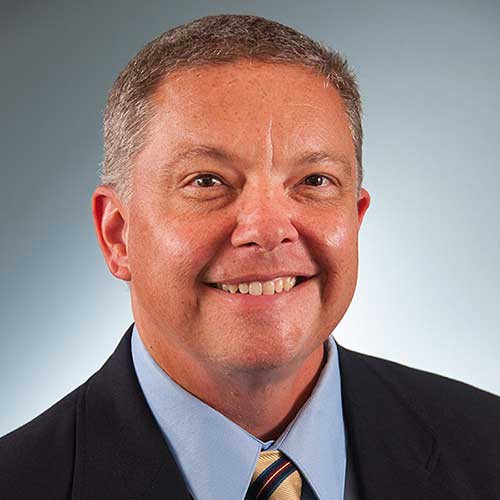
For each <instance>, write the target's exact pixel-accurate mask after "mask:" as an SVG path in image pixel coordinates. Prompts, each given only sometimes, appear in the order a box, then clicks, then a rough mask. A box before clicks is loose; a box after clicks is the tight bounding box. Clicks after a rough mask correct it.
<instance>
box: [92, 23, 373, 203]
mask: <svg viewBox="0 0 500 500" xmlns="http://www.w3.org/2000/svg"><path fill="white" fill-rule="evenodd" d="M243 59H247V60H257V61H263V62H275V63H288V64H295V65H300V66H304V67H306V68H310V69H312V70H314V71H315V72H316V73H317V74H319V75H320V76H324V77H325V79H326V84H331V85H333V87H334V88H335V89H337V91H338V92H339V94H340V96H341V98H342V100H343V103H344V106H345V110H346V113H347V116H348V119H349V127H350V131H351V135H352V140H353V144H354V148H355V153H356V163H357V178H358V182H357V186H358V196H359V191H360V188H361V184H362V181H363V168H362V163H361V152H362V142H363V129H362V124H361V99H360V95H359V91H358V86H357V82H356V77H355V75H354V73H353V72H352V71H351V70H350V69H349V67H348V65H347V61H346V60H345V58H343V57H342V56H341V55H340V54H339V53H338V52H336V51H335V50H332V49H330V48H328V47H326V46H325V45H322V44H320V43H318V42H316V41H314V40H312V39H311V38H309V37H307V36H306V35H304V34H302V33H300V32H298V31H296V30H295V29H293V28H290V27H288V26H285V25H283V24H280V23H278V22H275V21H271V20H269V19H264V18H262V17H257V16H249V15H216V16H206V17H203V18H200V19H196V20H194V21H192V22H190V23H187V24H184V25H182V26H178V27H176V28H173V29H171V30H169V31H167V32H165V33H163V34H162V35H160V36H158V37H157V38H155V39H154V40H152V41H151V42H149V43H148V44H147V45H146V46H145V47H144V48H143V49H142V50H141V51H140V52H139V53H138V54H137V55H136V56H135V57H134V58H133V59H132V60H131V61H130V62H129V63H128V64H127V66H126V67H125V68H124V69H123V70H122V72H121V73H120V75H119V76H118V78H117V79H116V81H115V83H114V84H113V87H112V88H111V90H110V92H109V95H108V100H107V103H106V108H105V111H104V161H103V164H102V171H101V181H102V183H103V184H105V185H108V186H111V187H112V188H113V189H114V190H115V191H116V193H117V194H118V196H119V197H120V198H121V199H122V201H123V202H125V203H126V202H128V201H129V200H130V197H131V195H132V190H133V186H132V169H133V160H134V157H135V156H136V155H137V154H138V153H139V152H140V151H141V149H142V148H143V147H144V145H145V142H146V131H147V128H148V125H149V123H150V122H151V120H152V119H153V118H154V109H153V104H152V102H151V99H150V97H151V96H152V94H153V93H154V91H155V90H156V89H157V88H158V86H159V84H160V83H161V82H162V81H163V80H164V79H165V78H166V77H167V76H168V75H170V74H171V73H172V72H174V71H175V70H177V69H183V68H192V67H196V66H203V65H213V64H221V63H229V62H234V61H237V60H243Z"/></svg>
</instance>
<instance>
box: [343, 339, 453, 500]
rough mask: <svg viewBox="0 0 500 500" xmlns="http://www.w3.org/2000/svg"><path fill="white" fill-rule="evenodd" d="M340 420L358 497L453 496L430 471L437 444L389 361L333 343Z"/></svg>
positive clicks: (434, 499) (425, 499)
mask: <svg viewBox="0 0 500 500" xmlns="http://www.w3.org/2000/svg"><path fill="white" fill-rule="evenodd" d="M337 347H338V351H339V364H340V372H341V383H342V404H343V408H344V422H345V425H346V433H347V436H348V440H349V443H350V447H351V454H352V459H353V467H354V470H355V475H356V480H357V483H358V486H359V489H360V495H361V498H362V499H370V500H374V499H375V500H376V499H379V498H381V499H384V500H387V499H392V498H394V499H399V498H411V499H414V500H417V499H419V500H420V499H421V500H438V499H439V500H457V498H458V497H457V496H456V494H454V493H452V492H450V491H449V490H447V488H446V486H445V485H442V484H440V483H439V481H438V480H436V479H435V477H434V476H433V471H434V468H435V466H436V464H437V462H438V460H439V457H440V447H439V442H438V439H437V436H436V434H435V432H434V431H433V429H432V426H431V425H430V424H429V423H428V422H427V421H426V419H425V417H424V416H423V415H424V413H423V411H421V410H420V409H419V408H418V406H417V402H416V399H417V398H414V395H412V394H407V393H406V392H403V391H401V389H399V388H398V387H397V386H396V385H395V384H394V381H393V380H392V378H391V377H394V376H397V371H396V370H393V371H392V373H390V371H389V370H388V369H387V368H389V367H390V365H391V362H389V361H386V360H381V359H377V358H375V357H372V356H368V355H365V354H361V353H357V352H354V351H351V350H349V349H346V348H345V347H342V346H341V345H339V344H338V343H337Z"/></svg>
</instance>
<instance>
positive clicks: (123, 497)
mask: <svg viewBox="0 0 500 500" xmlns="http://www.w3.org/2000/svg"><path fill="white" fill-rule="evenodd" d="M131 332H132V326H131V327H130V328H129V329H128V330H127V332H126V333H125V335H124V336H123V338H122V340H121V342H120V343H119V345H118V347H117V349H116V350H115V352H114V353H113V354H112V355H111V357H110V358H109V359H108V360H107V361H106V363H105V364H104V365H103V367H102V368H101V369H100V370H99V371H97V372H96V373H95V374H94V375H93V376H92V377H90V378H89V380H87V381H86V382H85V383H84V384H82V385H81V386H80V387H78V388H77V389H75V390H74V391H73V392H71V393H70V394H68V395H67V396H66V397H64V398H63V399H62V400H61V401H59V402H58V403H56V404H55V405H53V406H52V407H51V408H49V409H48V410H46V411H45V412H44V413H42V414H41V415H39V416H38V417H36V418H35V419H34V420H32V421H31V422H28V423H27V424H25V425H23V426H22V427H20V428H19V429H17V430H15V431H13V432H11V433H9V434H7V435H6V436H4V437H3V438H1V439H0V498H1V499H2V500H11V499H12V500H14V499H15V500H28V499H29V500H38V499H40V500H45V499H47V500H63V499H65V500H69V499H71V500H139V499H141V500H153V499H154V500H156V499H158V500H160V499H162V500H167V499H172V500H177V499H179V500H181V499H185V500H188V499H189V498H190V495H189V493H188V491H187V490H186V487H185V485H184V482H183V479H182V477H181V474H180V472H179V470H178V468H177V466H176V463H175V461H174V460H173V458H172V456H171V454H170V452H169V449H168V446H167V444H166V443H165V440H164V439H163V436H162V435H161V432H160V430H159V428H158V426H157V424H156V422H155V420H154V417H153V416H152V414H151V412H150V410H149V407H148V406H147V403H146V401H145V399H144V396H143V394H142V392H141V389H140V387H139V384H138V382H137V378H136V375H135V372H134V368H133V364H132V358H131V350H130V336H131ZM337 346H338V350H339V361H340V372H341V384H342V404H343V411H344V421H345V426H346V433H347V436H348V441H349V447H350V453H351V457H350V458H351V459H352V462H351V470H352V471H353V472H354V474H355V478H356V480H355V484H357V486H358V489H359V500H392V499H394V500H401V499H402V498H404V499H405V500H494V499H495V500H497V499H498V498H500V426H499V422H500V398H499V397H498V396H494V395H493V394H490V393H488V392H485V391H482V390H480V389H477V388H474V387H472V386H469V385H467V384H464V383H462V382H458V381H455V380H451V379H448V378H446V377H442V376H438V375H434V374H431V373H427V372H423V371H420V370H417V369H414V368H409V367H406V366H403V365H400V364H397V363H394V362H391V361H387V360H383V359H379V358H375V357H373V356H368V355H365V354H361V353H357V352H354V351H351V350H349V349H346V348H344V347H342V346H340V345H339V344H337ZM332 467H334V464H332ZM221 500H226V499H221ZM227 500H231V499H227ZM321 500H336V499H321Z"/></svg>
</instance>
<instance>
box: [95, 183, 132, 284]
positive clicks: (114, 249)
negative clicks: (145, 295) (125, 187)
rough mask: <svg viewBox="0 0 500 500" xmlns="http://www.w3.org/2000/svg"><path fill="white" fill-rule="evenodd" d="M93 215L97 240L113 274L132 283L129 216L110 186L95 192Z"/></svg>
mask: <svg viewBox="0 0 500 500" xmlns="http://www.w3.org/2000/svg"><path fill="white" fill-rule="evenodd" d="M92 215H93V219H94V227H95V231H96V235H97V240H98V242H99V246H100V248H101V251H102V253H103V255H104V259H105V260H106V264H107V266H108V268H109V270H110V272H111V274H113V276H115V277H116V278H119V279H121V280H124V281H130V279H131V274H130V269H129V265H128V238H127V235H128V223H127V214H126V211H125V208H124V207H123V205H122V204H121V203H120V200H119V199H118V197H117V195H116V193H115V192H114V191H113V189H112V188H110V187H109V186H98V187H97V188H96V190H95V191H94V194H93V195H92Z"/></svg>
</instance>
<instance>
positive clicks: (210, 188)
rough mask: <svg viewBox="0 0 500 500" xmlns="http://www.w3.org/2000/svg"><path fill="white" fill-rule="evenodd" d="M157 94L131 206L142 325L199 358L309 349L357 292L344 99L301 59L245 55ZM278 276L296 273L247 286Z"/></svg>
mask: <svg viewBox="0 0 500 500" xmlns="http://www.w3.org/2000/svg"><path fill="white" fill-rule="evenodd" d="M154 102H155V105H156V110H157V116H156V118H154V120H153V121H152V124H151V126H150V129H149V132H148V137H147V143H146V146H145V148H144V149H143V151H142V152H141V153H140V154H139V155H138V157H137V158H136V163H135V170H134V178H133V182H134V194H133V196H132V198H131V201H130V204H129V207H128V213H129V220H128V249H127V252H128V262H129V268H130V273H131V277H132V278H131V294H132V307H133V310H134V317H135V319H136V322H137V325H138V328H139V331H141V332H142V333H143V334H144V335H146V336H147V338H146V341H147V344H149V345H153V344H155V345H156V346H157V347H158V348H159V349H160V350H163V351H168V352H171V353H178V354H179V358H178V359H181V358H183V359H186V358H189V359H190V360H191V361H193V362H194V363H195V365H196V364H199V365H200V366H202V365H205V366H215V367H219V368H221V369H224V370H226V369H230V370H234V369H237V370H243V371H252V370H259V369H263V368H271V367H278V366H285V365H290V366H291V365H292V364H294V363H297V362H300V361H301V360H302V361H303V360H305V359H306V358H307V356H309V355H310V354H311V353H313V351H317V349H319V348H320V346H321V344H322V343H323V341H324V340H325V339H326V338H327V337H328V335H329V333H330V332H331V331H332V330H333V329H334V328H335V327H336V325H337V324H338V323H339V321H340V320H341V318H342V317H343V315H344V313H345V312H346V310H347V308H348V306H349V304H350V302H351V299H352V296H353V293H354V290H355V286H356V279H357V267H358V248H357V244H358V230H359V227H360V224H361V221H362V217H363V215H364V213H365V211H366V209H367V208H368V205H369V195H368V193H367V192H366V191H365V190H362V192H361V196H360V198H359V200H358V199H357V198H356V187H357V184H356V183H357V178H356V161H355V152H354V146H353V143H352V138H351V133H350V130H349V125H348V119H347V116H346V114H345V110H344V107H343V103H342V101H341V98H340V97H339V95H338V93H337V92H336V90H334V89H333V88H332V87H331V86H329V87H326V86H325V84H324V79H323V78H321V77H319V76H317V75H315V74H313V73H312V72H310V71H308V70H306V69H304V68H302V67H299V66H292V65H277V64H264V63H256V62H248V61H243V62H238V63H231V64H225V65H221V66H211V67H202V68H196V69H190V70H181V71H178V72H176V73H174V74H173V75H171V76H170V77H169V78H168V79H167V80H166V81H165V83H163V84H162V85H161V87H160V88H159V89H158V91H157V92H156V93H155V95H154ZM280 277H281V278H286V277H297V278H298V277H301V278H298V280H297V284H296V285H295V286H294V287H293V288H291V290H289V291H285V290H283V291H281V293H277V292H275V293H274V295H266V294H264V295H253V294H254V293H258V292H259V291H260V288H261V284H264V283H265V282H268V281H273V280H274V284H275V288H276V287H277V288H278V289H279V283H278V281H276V279H277V278H280ZM249 283H252V284H250V285H249V290H250V292H249V293H240V292H239V291H238V292H237V293H232V292H231V291H225V290H222V289H220V288H217V285H219V286H221V285H222V284H227V285H234V286H233V287H232V291H234V290H235V288H236V285H238V284H239V285H241V288H240V289H241V290H242V291H243V292H244V291H245V290H246V289H247V285H248V284H249ZM283 284H284V283H283ZM284 286H285V287H287V285H286V284H284ZM264 290H265V291H266V292H268V293H270V292H271V291H272V286H271V285H270V284H269V283H267V284H264Z"/></svg>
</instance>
